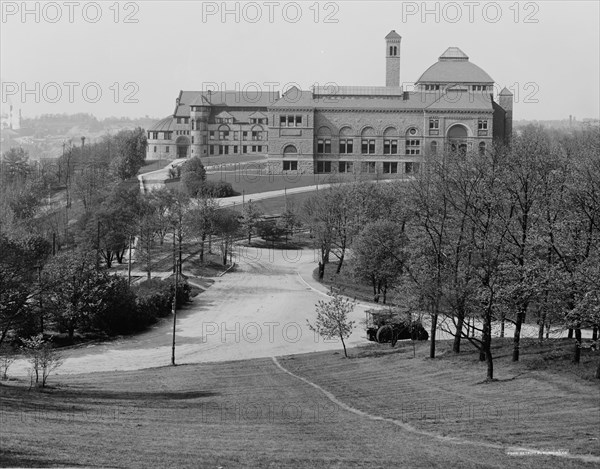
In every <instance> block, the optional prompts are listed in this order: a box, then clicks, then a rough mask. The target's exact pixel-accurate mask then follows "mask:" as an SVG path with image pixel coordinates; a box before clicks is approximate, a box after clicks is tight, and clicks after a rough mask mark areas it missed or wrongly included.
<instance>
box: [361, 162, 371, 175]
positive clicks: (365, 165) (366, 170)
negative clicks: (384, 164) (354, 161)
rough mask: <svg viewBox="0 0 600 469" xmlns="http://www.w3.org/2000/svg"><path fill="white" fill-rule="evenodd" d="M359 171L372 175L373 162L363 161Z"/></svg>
mask: <svg viewBox="0 0 600 469" xmlns="http://www.w3.org/2000/svg"><path fill="white" fill-rule="evenodd" d="M360 170H361V172H363V173H374V172H375V162H374V161H363V162H362V164H361V166H360Z"/></svg>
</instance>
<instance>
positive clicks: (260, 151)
mask: <svg viewBox="0 0 600 469" xmlns="http://www.w3.org/2000/svg"><path fill="white" fill-rule="evenodd" d="M256 149H257V151H258V152H259V153H262V145H258V146H257V147H256Z"/></svg>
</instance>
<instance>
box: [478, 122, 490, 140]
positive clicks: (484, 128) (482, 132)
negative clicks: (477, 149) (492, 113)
mask: <svg viewBox="0 0 600 469" xmlns="http://www.w3.org/2000/svg"><path fill="white" fill-rule="evenodd" d="M487 134H488V121H487V119H479V120H478V121H477V135H478V136H480V137H485V136H486V135H487Z"/></svg>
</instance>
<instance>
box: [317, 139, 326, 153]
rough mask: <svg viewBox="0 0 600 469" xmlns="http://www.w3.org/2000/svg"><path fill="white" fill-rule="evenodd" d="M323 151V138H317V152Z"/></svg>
mask: <svg viewBox="0 0 600 469" xmlns="http://www.w3.org/2000/svg"><path fill="white" fill-rule="evenodd" d="M324 152H325V140H322V139H319V140H317V153H319V154H322V153H324Z"/></svg>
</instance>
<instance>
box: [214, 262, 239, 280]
mask: <svg viewBox="0 0 600 469" xmlns="http://www.w3.org/2000/svg"><path fill="white" fill-rule="evenodd" d="M236 265H237V263H236V262H234V263H233V264H231V265H230V266H229V267H227V269H225V270H224V271H223V272H221V273H220V274H218V275H217V277H222V276H223V275H225V274H226V273H227V272H229V271H230V270H231V269H233V268H234V267H235V266H236Z"/></svg>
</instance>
